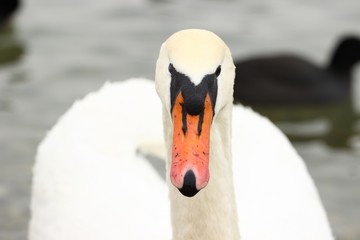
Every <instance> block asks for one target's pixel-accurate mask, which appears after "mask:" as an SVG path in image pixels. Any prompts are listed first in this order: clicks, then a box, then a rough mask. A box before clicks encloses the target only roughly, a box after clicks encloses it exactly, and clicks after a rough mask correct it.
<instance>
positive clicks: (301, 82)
mask: <svg viewBox="0 0 360 240" xmlns="http://www.w3.org/2000/svg"><path fill="white" fill-rule="evenodd" d="M359 60H360V39H359V38H358V37H355V36H346V37H344V38H342V39H341V40H340V41H339V43H338V45H337V46H336V48H335V49H334V51H333V53H332V56H331V59H330V61H329V62H328V64H327V65H326V66H317V65H315V64H313V63H311V62H310V61H308V60H306V59H303V58H301V57H297V56H294V55H278V56H273V57H257V58H253V59H249V60H243V61H235V65H236V77H235V86H234V100H235V102H241V103H243V104H249V105H252V104H262V105H264V104H265V105H293V104H299V105H300V104H325V103H334V102H338V101H340V100H342V99H344V98H345V97H347V96H349V95H350V88H351V70H352V68H353V66H354V65H355V64H356V63H357V62H358V61H359Z"/></svg>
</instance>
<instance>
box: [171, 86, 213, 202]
mask: <svg viewBox="0 0 360 240" xmlns="http://www.w3.org/2000/svg"><path fill="white" fill-rule="evenodd" d="M183 103H184V98H183V95H182V93H181V92H180V93H179V95H178V96H177V98H176V100H175V104H174V107H173V109H172V119H173V125H174V131H173V145H172V163H171V170H170V179H171V182H172V184H173V185H174V186H175V187H177V188H178V189H179V190H180V192H181V193H182V194H183V195H185V196H188V197H192V196H194V195H195V194H196V193H197V192H198V191H200V190H201V189H202V188H204V187H206V185H207V184H208V182H209V177H210V174H209V153H210V127H211V123H212V119H213V108H212V104H211V100H210V96H209V95H208V94H207V95H206V97H205V102H204V111H203V113H201V114H199V115H190V114H188V113H186V111H184V109H183Z"/></svg>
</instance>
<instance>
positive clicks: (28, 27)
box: [0, 0, 360, 240]
mask: <svg viewBox="0 0 360 240" xmlns="http://www.w3.org/2000/svg"><path fill="white" fill-rule="evenodd" d="M7 1H9V3H7ZM6 6H10V7H9V8H6ZM11 6H13V7H11ZM16 6H17V5H16V0H5V1H2V2H1V4H0V15H1V16H0V21H1V23H0V24H1V26H0V239H1V240H22V239H26V234H27V222H28V220H29V199H30V191H31V174H32V173H31V169H32V165H33V163H34V156H35V153H36V147H37V145H38V144H39V142H40V141H41V139H42V138H43V137H44V136H45V134H46V132H47V130H49V129H50V128H51V126H52V125H54V124H55V123H56V120H57V119H58V118H59V116H61V115H62V114H63V113H64V112H65V111H66V109H67V108H69V107H70V106H71V104H72V102H73V101H74V100H76V99H78V98H81V97H83V96H84V95H85V94H86V93H88V92H89V91H93V90H96V89H98V88H99V87H100V86H101V85H103V83H104V82H106V81H121V80H123V79H126V78H129V77H147V78H152V79H153V77H154V68H155V61H156V59H157V54H158V51H159V47H160V45H161V43H162V42H163V41H164V40H165V39H166V38H167V37H168V36H169V35H171V34H172V33H173V32H175V31H177V30H180V29H183V28H206V29H208V30H211V31H214V32H215V33H217V34H218V35H219V36H221V37H222V38H223V40H224V41H225V42H226V43H227V44H228V46H229V47H230V49H231V51H232V53H233V57H234V59H236V61H237V62H239V66H238V70H239V69H243V70H244V72H245V73H244V72H243V73H244V75H243V78H242V79H247V78H249V79H250V78H251V77H253V75H254V74H255V73H257V72H259V71H260V72H264V73H267V72H266V71H265V70H257V67H258V66H260V65H261V64H256V61H261V60H259V59H262V58H267V60H269V61H270V63H271V64H272V62H273V61H277V60H276V59H269V57H270V58H271V57H273V56H279V55H282V54H287V55H291V56H295V57H296V58H300V59H304V60H296V61H295V62H296V63H294V64H292V65H290V66H288V65H287V64H289V63H290V62H292V61H293V60H294V59H293V58H290V59H289V58H285V59H282V60H281V61H280V62H279V61H277V64H275V65H274V67H271V68H272V69H273V70H274V71H275V73H284V74H285V73H286V74H289V75H290V77H288V78H289V79H290V80H289V79H285V80H282V79H281V80H279V81H278V80H277V79H276V77H275V79H273V78H272V77H269V76H262V79H263V80H264V81H266V80H267V79H271V80H272V81H275V83H276V84H275V85H274V84H272V85H271V86H278V87H280V88H282V84H283V83H284V82H286V81H291V79H297V78H296V77H293V76H292V74H295V75H296V74H299V73H298V72H296V71H295V70H294V71H295V73H292V72H291V69H293V67H294V66H295V69H298V68H299V69H300V70H299V71H300V72H304V71H305V72H306V73H307V74H306V75H307V76H310V78H311V79H310V80H306V79H305V77H304V78H302V77H301V78H300V80H296V81H300V83H299V84H292V83H290V85H289V84H288V85H287V86H290V90H292V91H295V92H296V91H298V90H297V89H295V90H294V88H296V87H297V86H300V88H301V87H302V88H303V89H305V90H306V91H305V92H308V91H307V89H315V90H316V91H315V93H317V92H319V95H322V94H323V93H322V91H321V89H332V90H331V91H328V92H327V94H328V95H329V96H328V98H327V97H324V98H323V101H318V100H316V99H312V98H311V97H310V98H307V97H308V96H306V94H304V95H301V96H299V97H300V99H304V98H305V99H307V100H306V101H302V100H298V101H294V102H292V101H291V100H289V99H287V97H288V96H289V94H288V95H287V94H286V93H287V92H286V91H281V92H280V93H279V92H277V91H276V89H275V90H274V89H272V90H274V94H275V96H278V99H277V100H278V101H271V99H270V100H269V99H266V94H264V93H271V91H272V90H271V89H265V91H263V92H257V88H259V86H260V85H256V84H255V85H251V84H250V85H248V87H249V89H250V90H248V92H250V93H252V94H253V96H262V97H263V98H260V99H257V101H252V100H254V99H252V98H248V99H246V96H242V95H241V93H239V96H236V97H237V98H239V99H240V101H241V99H242V98H244V99H246V100H244V101H242V102H243V103H244V104H245V103H246V105H250V106H252V107H253V108H254V109H256V110H257V111H259V112H261V113H262V114H264V115H266V116H268V117H269V118H270V119H271V120H273V121H274V122H275V123H276V124H277V125H278V126H279V127H280V128H281V129H282V130H283V131H284V132H285V133H286V134H287V135H288V136H289V137H290V139H291V141H292V142H293V144H294V145H295V147H296V149H297V150H298V151H299V153H300V155H301V156H302V157H303V158H304V160H305V161H306V163H307V165H308V168H309V171H310V173H311V175H312V176H313V178H314V180H315V183H316V185H317V187H318V188H319V192H320V195H321V197H322V199H323V202H324V205H325V208H326V210H327V213H328V216H329V219H330V222H331V225H332V228H333V231H334V234H335V236H336V238H337V239H339V240H355V239H360V225H359V223H360V187H359V186H360V117H359V114H360V68H359V66H356V63H354V65H353V66H351V69H350V71H349V72H350V73H351V74H350V75H347V74H344V75H341V74H338V73H337V72H334V71H332V70H331V69H328V68H325V66H327V65H328V63H329V61H330V59H331V58H332V56H333V52H334V51H335V49H336V46H337V44H338V42H339V41H340V39H341V38H342V37H343V36H345V35H346V36H347V35H349V34H351V35H352V36H360V2H359V1H358V0H345V1H335V0H331V1H328V0H326V1H325V0H303V1H296V0H269V1H261V0H225V1H215V0H211V1H205V0H200V1H191V0H183V1H175V0H173V1H170V0H132V1H124V0H123V1H116V0H101V1H100V0H23V1H22V2H20V4H19V5H18V9H17V12H16V13H15V14H14V15H12V16H10V15H9V14H7V12H11V9H13V8H16ZM3 12H4V13H3ZM350 48H351V50H350V52H351V54H350V55H354V54H353V53H355V55H356V53H357V54H358V55H360V50H359V48H356V46H352V47H350ZM348 56H349V54H345V58H346V57H348ZM249 59H255V60H254V61H255V68H252V70H251V71H250V70H248V69H247V67H249V65H246V64H245V65H244V64H242V63H244V62H246V61H247V60H249ZM256 59H257V60H256ZM306 61H309V62H306ZM266 66H268V65H267V64H266ZM304 69H305V70H304ZM306 69H308V70H306ZM309 69H310V70H309ZM324 71H325V72H324ZM269 74H270V73H269ZM275 75H276V74H275ZM277 75H279V74H277ZM280 75H281V74H280ZM297 76H298V75H297ZM337 78H341V79H340V80H339V81H340V82H339V81H338V82H336V81H337ZM255 79H256V77H255ZM258 79H259V78H258ZM303 79H304V81H305V82H302V81H303ZM314 79H315V80H314ZM316 79H319V80H316ZM326 79H329V81H327V80H326ZM344 79H345V80H344ZM346 79H347V80H346ZM342 80H344V82H341V81H342ZM241 81H242V80H241V79H240V78H239V79H237V83H236V84H237V86H239V87H241V86H242V85H241V84H243V83H242V82H241ZM314 81H315V82H314ZM317 81H318V82H317ZM345 81H349V84H348V83H347V82H345ZM250 82H251V81H250ZM314 83H316V84H314ZM244 84H245V82H244ZM259 84H260V83H259ZM277 84H278V85H277ZM285 84H286V83H285ZM284 89H285V90H286V89H288V88H283V90H284ZM309 91H310V90H309ZM290 95H291V94H290ZM279 99H280V100H279ZM284 103H286V104H284Z"/></svg>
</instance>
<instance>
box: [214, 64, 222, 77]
mask: <svg viewBox="0 0 360 240" xmlns="http://www.w3.org/2000/svg"><path fill="white" fill-rule="evenodd" d="M220 73H221V66H220V65H219V66H218V68H217V69H216V71H215V75H216V77H218V76H219V75H220Z"/></svg>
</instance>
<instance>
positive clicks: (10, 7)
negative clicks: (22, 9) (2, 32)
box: [0, 0, 20, 27]
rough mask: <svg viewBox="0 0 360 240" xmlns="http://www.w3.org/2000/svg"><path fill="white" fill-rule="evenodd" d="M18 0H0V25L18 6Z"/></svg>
mask: <svg viewBox="0 0 360 240" xmlns="http://www.w3.org/2000/svg"><path fill="white" fill-rule="evenodd" d="M19 5H20V2H19V0H1V2H0V27H1V26H2V25H4V24H5V23H6V22H7V21H8V19H9V18H10V17H11V16H12V14H13V13H14V12H15V11H16V9H17V8H18V7H19Z"/></svg>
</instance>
